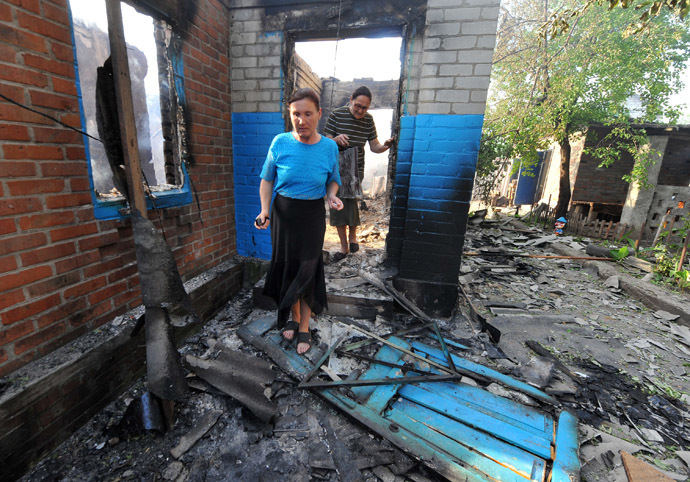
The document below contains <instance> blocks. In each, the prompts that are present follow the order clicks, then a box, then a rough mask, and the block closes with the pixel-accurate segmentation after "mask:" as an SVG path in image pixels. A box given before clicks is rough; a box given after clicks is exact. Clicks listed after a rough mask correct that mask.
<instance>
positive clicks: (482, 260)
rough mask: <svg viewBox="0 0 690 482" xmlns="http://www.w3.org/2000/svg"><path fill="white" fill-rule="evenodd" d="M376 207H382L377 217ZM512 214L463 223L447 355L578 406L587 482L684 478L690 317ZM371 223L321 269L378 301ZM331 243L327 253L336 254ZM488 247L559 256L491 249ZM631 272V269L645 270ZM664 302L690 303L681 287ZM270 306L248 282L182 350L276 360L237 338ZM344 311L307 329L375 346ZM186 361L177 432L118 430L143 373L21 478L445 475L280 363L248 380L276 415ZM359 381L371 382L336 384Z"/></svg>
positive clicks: (491, 385)
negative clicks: (260, 414)
mask: <svg viewBox="0 0 690 482" xmlns="http://www.w3.org/2000/svg"><path fill="white" fill-rule="evenodd" d="M368 204H369V207H370V210H369V211H368V213H371V212H372V211H373V212H374V213H376V212H377V211H376V206H375V205H373V206H372V204H375V203H369V202H368ZM380 213H381V211H379V214H376V215H377V216H379V217H381V216H382V215H381V214H380ZM372 216H373V214H372ZM509 221H510V220H505V219H503V220H499V221H497V222H493V221H492V220H490V219H489V218H488V217H487V218H486V219H484V221H483V222H478V223H477V225H476V226H474V225H473V226H472V227H470V230H469V231H468V232H467V235H466V244H465V251H469V252H477V253H479V255H477V256H466V257H465V258H464V260H463V267H462V270H461V271H462V272H461V273H460V275H461V276H460V280H461V284H462V288H463V290H464V292H465V293H466V295H467V299H465V298H464V297H461V299H460V302H459V306H460V308H461V310H460V311H459V312H458V313H456V315H455V316H454V317H453V318H452V319H447V320H435V321H437V322H438V326H439V329H440V332H441V334H442V337H443V338H444V339H445V340H447V343H446V345H447V349H448V350H449V352H451V353H452V354H453V355H454V356H455V357H458V359H462V360H466V361H468V362H472V363H477V364H480V365H482V366H485V367H488V368H490V369H492V370H494V371H496V372H500V373H501V374H504V375H505V376H506V377H509V378H511V379H517V380H519V381H521V382H525V383H528V384H530V386H532V387H533V388H534V389H535V390H537V387H538V390H540V391H543V392H544V393H545V394H547V395H548V396H549V397H553V398H554V399H555V400H557V401H558V403H559V404H560V405H561V406H562V408H563V409H567V410H568V411H570V412H572V413H573V414H575V415H576V416H577V418H578V419H579V443H580V449H579V459H580V460H579V461H580V464H581V479H582V480H585V481H594V480H606V481H618V480H620V481H626V480H628V475H626V470H628V471H632V472H629V473H633V472H635V473H638V474H639V473H643V472H639V471H642V470H643V469H642V467H643V466H642V465H640V464H637V463H636V462H637V461H639V462H644V463H646V464H648V465H650V466H653V468H654V469H656V470H657V471H658V472H660V474H663V476H664V477H668V478H670V479H672V480H686V479H687V478H688V476H689V475H690V469H689V468H688V463H689V462H690V455H689V454H690V449H689V446H690V431H688V423H689V422H688V420H689V419H688V417H689V415H690V413H689V411H688V406H687V402H688V395H687V394H689V393H690V380H688V375H687V370H688V367H690V329H688V328H687V326H685V325H684V324H683V319H684V317H687V316H688V313H686V312H681V311H678V310H674V309H673V308H672V307H670V308H669V307H667V308H663V309H662V308H653V309H650V308H648V307H647V306H645V305H644V304H643V303H642V302H640V301H638V300H636V299H634V298H631V297H630V296H629V295H628V294H627V292H626V291H625V287H626V278H625V276H629V273H630V272H632V271H633V270H638V268H635V267H634V266H630V265H623V264H621V263H612V262H596V263H593V264H587V263H589V262H588V261H582V260H575V259H569V258H568V255H563V254H562V253H561V252H554V246H556V243H560V244H561V245H562V244H565V245H567V246H568V249H570V250H572V252H573V253H575V252H577V253H580V254H581V256H582V257H584V256H586V253H585V251H584V250H585V248H586V244H587V242H586V240H580V239H573V238H570V237H567V236H566V237H561V236H559V237H555V236H552V235H551V233H543V232H541V231H540V230H538V229H532V228H527V227H525V226H522V225H514V224H512V223H511V222H509ZM330 229H331V228H329V230H330ZM366 229H367V226H365V227H364V228H363V229H362V230H361V232H360V234H361V235H362V236H363V237H364V238H360V243H361V249H360V251H359V252H358V253H356V254H354V255H350V256H348V257H347V258H345V259H344V260H342V261H340V262H337V263H331V264H329V265H328V266H326V272H327V275H326V276H327V278H328V279H329V296H330V295H334V296H336V295H337V296H345V295H351V294H353V293H359V294H361V295H362V296H367V297H368V296H372V297H373V298H378V299H379V301H378V303H383V301H382V300H384V301H386V302H387V303H392V298H391V296H390V295H389V293H386V292H385V290H381V289H379V288H375V287H372V286H371V285H369V284H368V283H367V282H366V277H367V275H368V274H377V275H379V277H380V278H385V277H386V276H387V275H388V274H390V273H384V274H383V275H382V274H381V273H382V272H383V271H384V269H383V266H382V265H381V264H380V263H381V261H383V246H382V242H381V243H380V244H376V243H372V244H368V241H367V240H369V239H372V240H373V239H374V238H375V236H373V234H372V233H373V232H374V230H373V229H372V230H371V231H369V232H367V231H366ZM379 232H384V228H381V229H380V231H379ZM383 236H384V237H385V234H383ZM334 246H335V245H334V244H333V243H331V244H330V245H329V246H327V247H326V248H327V249H328V250H329V251H330V252H334V250H335V249H337V247H334ZM486 251H493V252H496V251H514V252H520V253H529V254H531V255H543V256H556V255H561V256H565V257H560V258H553V257H551V258H547V257H544V258H534V257H517V256H507V255H501V254H486V255H482V252H486ZM568 254H570V252H569V253H568ZM603 263H607V266H610V269H611V270H613V271H612V272H611V273H610V274H607V275H606V276H604V277H602V278H600V277H599V276H598V273H599V272H604V270H603V269H602V268H601V267H599V268H597V266H600V265H601V264H603ZM607 269H608V268H607ZM638 272H639V274H638V275H637V276H639V277H641V276H643V275H644V272H643V271H641V270H638ZM626 273H627V274H626ZM612 276H617V277H618V279H615V278H612ZM363 281H364V282H363ZM669 297H670V298H671V297H679V298H680V299H681V301H683V300H685V301H686V302H687V301H688V300H687V296H685V297H683V296H682V295H676V294H673V295H669ZM674 299H675V298H674ZM671 306H675V305H671ZM473 313H474V314H473ZM270 316H273V313H272V312H270V311H267V310H262V309H257V308H253V307H252V290H245V291H243V292H242V293H241V294H240V295H239V296H237V297H236V298H235V299H233V300H232V301H231V302H230V303H229V304H228V305H227V306H226V308H225V309H224V310H223V311H222V312H221V313H219V314H218V315H217V316H216V317H215V318H214V319H213V320H212V321H211V322H209V323H207V324H206V325H205V326H204V327H203V329H202V331H201V332H200V333H199V334H197V335H195V336H193V337H191V338H190V339H188V340H187V342H186V343H185V344H184V345H183V346H182V347H181V348H180V352H181V354H182V356H183V359H186V358H188V357H195V358H190V359H192V360H194V359H200V360H205V359H206V360H212V359H214V358H216V357H217V355H218V353H219V351H220V350H230V351H234V352H242V353H243V354H245V355H246V356H249V357H253V358H261V359H262V360H264V362H267V363H269V364H273V363H274V362H272V361H271V360H270V358H269V357H268V356H266V354H265V353H263V350H258V349H257V348H255V347H254V346H252V345H251V344H249V343H246V342H245V341H243V340H242V339H241V338H240V337H238V335H237V331H238V329H239V328H240V327H243V326H248V325H249V324H251V323H252V322H255V321H256V320H260V319H265V318H267V317H270ZM340 316H341V315H337V316H333V317H331V316H330V315H323V316H320V317H319V319H318V321H317V322H316V323H315V324H314V328H315V338H316V339H317V342H318V343H321V344H322V345H323V346H324V347H326V346H331V345H333V344H334V343H335V342H336V341H337V340H339V339H341V338H342V337H343V336H346V338H348V340H349V341H348V343H349V342H356V341H358V340H359V341H361V342H362V344H366V343H369V342H368V341H367V340H366V337H365V336H364V335H363V334H362V332H361V331H358V330H356V329H355V328H353V327H352V326H343V324H342V323H339V322H338V321H337V318H339V317H340ZM482 319H483V320H484V322H485V323H487V324H488V325H490V326H491V327H493V328H495V329H496V330H497V332H498V333H500V339H499V341H498V343H495V342H494V341H492V337H491V336H490V330H489V329H488V328H487V327H486V325H482ZM353 321H354V322H355V323H357V324H358V325H359V326H360V327H362V328H363V329H364V330H366V331H367V332H369V333H371V334H374V335H376V336H379V337H381V336H384V335H388V334H390V333H397V332H400V331H403V330H406V329H410V328H412V327H418V326H420V324H422V323H420V321H419V320H418V317H415V316H412V315H410V314H408V313H402V312H400V311H397V312H392V310H391V311H390V312H386V311H385V310H384V311H382V312H381V313H373V316H370V317H367V318H362V319H355V320H353ZM494 334H495V333H494ZM409 336H410V341H411V342H412V343H413V344H414V343H425V344H427V343H431V342H429V339H430V338H429V337H430V336H435V334H434V333H433V332H428V335H421V334H417V335H415V334H414V333H412V334H410V335H409ZM422 336H423V337H425V338H424V339H422ZM415 337H416V338H415ZM494 338H496V337H495V336H494ZM406 339H407V338H406ZM381 346H382V345H381V344H380V343H378V342H377V344H370V345H369V346H368V348H366V349H365V350H364V352H367V350H368V356H370V357H373V358H375V357H376V353H377V351H378V350H379V349H381ZM438 349H439V350H440V349H441V348H440V346H439V347H438ZM309 357H310V359H311V362H312V363H314V362H316V361H318V357H319V353H318V350H314V351H313V353H310V355H309ZM453 359H455V358H453ZM368 363H370V362H367V361H366V360H362V359H355V358H352V359H351V358H346V357H340V356H338V357H330V359H329V360H328V361H327V363H326V364H324V367H323V368H324V369H325V370H322V372H323V373H325V375H317V377H316V378H315V379H313V380H312V381H315V380H322V381H323V380H328V379H333V378H334V377H335V376H337V377H338V378H340V379H342V380H344V381H347V380H356V379H358V378H361V376H362V374H363V373H364V372H365V370H366V367H367V366H369V365H368ZM403 366H405V365H403ZM186 368H187V371H188V373H189V374H190V376H188V377H187V381H188V383H189V385H190V387H191V388H190V390H189V391H188V392H187V394H186V396H185V397H184V399H183V400H181V401H180V402H178V404H177V410H178V412H177V417H176V425H175V426H174V427H173V429H172V430H171V431H169V432H167V433H166V434H160V433H158V432H157V431H156V430H152V431H147V430H144V429H140V430H139V431H133V430H129V431H126V430H121V431H120V432H119V433H116V427H118V423H119V422H120V420H122V418H123V414H124V413H125V412H126V410H127V407H128V406H130V405H131V404H132V403H135V402H134V401H135V400H137V399H140V398H141V396H142V394H144V393H145V392H146V387H145V380H141V381H139V382H138V383H137V384H136V385H135V386H134V387H132V388H131V389H130V390H129V391H128V392H127V393H125V394H124V395H123V396H122V397H121V398H120V399H119V400H117V401H116V402H114V403H113V404H111V405H109V406H108V408H106V409H105V410H104V411H103V412H102V413H101V414H100V415H99V416H97V417H95V418H94V419H92V420H91V421H89V422H88V423H87V424H86V425H85V426H84V427H82V428H81V429H79V430H78V431H77V432H76V433H75V435H74V436H73V437H71V438H70V439H69V440H68V441H66V442H65V443H63V444H62V446H61V447H60V448H58V449H57V450H56V451H55V452H54V453H53V454H52V455H51V456H49V457H47V458H45V459H44V460H43V461H42V462H41V463H40V464H39V465H38V466H37V467H36V468H35V469H34V470H33V471H32V472H30V473H29V474H27V475H26V476H25V478H24V480H32V481H33V480H48V479H50V480H96V479H98V480H101V479H103V480H105V479H107V480H113V479H125V480H127V479H135V478H137V479H139V478H158V479H161V478H162V479H164V480H176V481H187V480H291V481H292V480H297V481H300V480H304V481H306V480H331V481H336V480H366V481H372V482H374V481H378V480H384V481H396V482H404V481H420V482H421V481H429V480H430V481H438V480H444V478H443V477H442V476H441V475H439V474H438V473H437V472H435V471H434V470H430V469H429V468H428V467H426V466H425V465H424V463H422V461H421V460H420V459H419V454H416V455H417V456H416V457H415V453H414V452H413V453H411V454H410V453H405V452H403V451H402V450H400V449H399V448H398V447H397V446H396V445H394V444H392V443H391V442H390V441H389V440H387V439H386V438H384V437H381V436H380V435H379V434H378V433H377V432H376V431H373V430H371V429H369V428H367V427H366V426H364V425H362V424H361V423H357V422H355V421H353V420H352V419H350V418H349V417H346V416H344V415H343V414H342V413H341V412H339V411H336V410H335V409H334V408H333V407H332V406H331V405H330V404H326V403H324V401H323V400H322V399H321V398H319V397H318V396H315V394H314V393H312V391H311V390H302V389H299V388H298V387H297V381H296V380H294V379H292V378H290V377H288V376H287V375H286V374H284V373H283V372H282V371H280V370H278V371H276V367H273V368H272V370H273V371H275V374H276V376H275V379H273V380H270V378H262V379H261V381H260V382H258V386H257V387H255V388H257V391H256V393H255V396H258V395H257V394H259V392H261V393H262V394H263V396H264V397H266V402H267V403H268V404H270V405H273V406H275V410H276V411H275V415H274V416H273V418H272V423H265V422H263V421H261V419H259V418H257V416H255V415H254V414H253V413H252V411H251V410H250V408H247V407H248V406H249V407H251V406H252V404H253V402H252V401H251V400H250V401H246V400H245V401H238V400H237V399H235V398H233V397H231V396H229V395H227V394H226V393H224V392H223V391H222V388H221V389H218V388H216V387H214V386H213V384H209V383H207V382H206V381H204V380H203V379H202V377H201V376H199V377H195V376H193V375H191V373H192V371H193V370H191V369H190V367H189V366H187V367H186ZM417 369H419V368H418V367H417ZM462 381H463V383H464V384H466V386H468V387H472V386H475V385H476V386H478V387H480V388H483V389H485V390H486V391H488V392H490V393H492V394H494V395H496V396H499V397H504V398H508V399H510V400H514V401H515V402H516V403H518V404H521V405H525V406H528V407H532V409H534V410H537V409H542V408H543V402H539V401H536V400H535V399H534V397H530V396H528V395H526V394H525V393H524V392H521V391H518V390H515V389H514V388H512V387H507V386H505V385H504V384H501V383H496V382H495V381H491V380H488V379H482V378H481V377H478V379H476V380H473V379H470V378H469V377H464V378H463V379H462ZM410 386H412V385H410ZM259 388H260V390H259ZM360 389H364V387H346V386H343V387H340V388H338V389H336V390H338V393H341V392H344V393H348V392H356V391H357V390H360ZM343 396H344V395H343ZM262 402H263V400H262ZM245 404H246V405H245ZM540 407H542V408H540ZM207 414H210V415H207ZM216 415H218V416H217V418H216ZM214 419H215V420H214ZM175 449H177V450H175ZM183 449H184V450H183ZM624 454H629V456H630V457H634V458H635V460H632V459H630V458H629V456H628V455H624ZM174 455H179V458H176V457H175V456H174ZM626 461H627V462H626ZM645 467H646V466H645ZM645 470H646V468H645ZM644 473H646V472H644ZM655 474H656V475H655V476H657V477H660V475H659V474H658V473H655ZM521 480H524V479H521ZM630 480H634V479H630ZM638 480H639V479H638ZM659 480H662V479H659Z"/></svg>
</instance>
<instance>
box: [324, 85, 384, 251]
mask: <svg viewBox="0 0 690 482" xmlns="http://www.w3.org/2000/svg"><path fill="white" fill-rule="evenodd" d="M370 105H371V91H370V90H369V89H368V88H367V87H365V86H362V87H359V88H357V89H356V90H355V91H354V92H353V93H352V95H351V96H350V101H349V102H348V104H347V105H345V106H343V107H338V108H337V109H334V110H333V111H332V112H331V114H330V115H329V116H328V120H327V121H326V127H325V128H324V130H323V134H324V135H325V136H326V137H330V138H331V139H333V140H334V141H335V142H336V144H338V149H339V150H340V151H341V152H342V151H344V150H346V149H350V148H353V147H357V148H358V149H357V173H358V175H359V181H360V183H361V181H362V179H363V178H364V145H365V144H366V143H367V142H369V148H370V149H371V151H372V152H374V153H376V154H379V153H381V152H386V151H387V150H388V149H389V148H390V146H391V144H392V143H393V138H390V139H388V140H386V141H385V142H384V143H383V144H381V143H380V142H379V139H378V136H377V134H376V125H374V118H373V117H372V116H371V114H369V113H368V112H367V111H368V110H369V106H370ZM341 171H342V166H341ZM341 199H342V201H343V209H342V210H340V211H335V210H331V213H330V219H331V226H335V227H336V229H337V230H338V237H339V238H340V252H339V253H336V254H335V256H334V257H333V259H334V260H335V261H340V260H341V259H343V258H345V256H347V254H348V253H356V252H357V251H358V250H359V244H358V243H357V226H359V224H360V220H359V209H358V207H357V199H354V198H351V199H347V198H342V196H341ZM348 226H349V227H350V229H349V236H348V233H347V227H348Z"/></svg>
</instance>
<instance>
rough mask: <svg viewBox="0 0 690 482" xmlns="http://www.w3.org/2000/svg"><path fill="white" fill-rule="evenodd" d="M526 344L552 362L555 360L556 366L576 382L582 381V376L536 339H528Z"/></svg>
mask: <svg viewBox="0 0 690 482" xmlns="http://www.w3.org/2000/svg"><path fill="white" fill-rule="evenodd" d="M525 345H527V346H528V347H529V348H530V349H531V350H532V351H533V352H535V353H536V354H537V355H541V356H543V357H545V358H548V359H549V360H551V361H552V362H554V363H555V364H556V367H558V369H559V370H560V371H562V372H563V373H565V374H566V375H568V376H569V377H570V378H572V379H573V380H574V381H576V382H579V381H580V377H579V376H578V375H577V374H575V373H573V372H572V371H571V370H570V368H568V367H567V366H565V364H564V363H563V362H562V361H561V360H559V359H558V358H557V357H556V356H554V355H553V354H552V353H551V352H550V351H549V350H547V349H546V348H544V347H543V346H541V344H539V342H537V341H534V340H527V341H526V342H525Z"/></svg>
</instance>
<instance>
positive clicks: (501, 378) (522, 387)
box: [412, 341, 559, 406]
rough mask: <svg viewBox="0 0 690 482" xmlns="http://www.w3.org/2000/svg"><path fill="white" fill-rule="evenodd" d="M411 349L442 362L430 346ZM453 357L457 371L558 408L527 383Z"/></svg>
mask: <svg viewBox="0 0 690 482" xmlns="http://www.w3.org/2000/svg"><path fill="white" fill-rule="evenodd" d="M412 347H413V348H414V349H415V350H418V351H420V352H422V353H426V354H427V355H429V356H431V357H433V358H434V359H436V360H438V361H439V362H442V360H443V353H442V352H441V351H440V350H438V349H437V348H433V347H430V346H427V345H425V344H423V343H420V342H417V341H415V342H412ZM452 356H453V361H454V362H455V366H456V367H458V369H460V368H462V369H463V370H467V371H469V372H472V373H476V374H478V375H483V376H484V377H486V378H490V379H492V380H494V381H496V382H499V383H501V384H503V385H505V386H507V387H510V388H513V389H515V390H518V391H520V392H522V393H525V394H527V395H529V396H531V397H534V398H537V399H539V400H541V401H543V402H546V403H550V404H552V405H556V406H558V405H559V403H558V401H557V400H556V399H555V398H553V397H552V396H550V395H548V394H546V393H544V392H542V391H541V390H539V389H537V388H535V387H533V386H531V385H528V384H527V383H524V382H521V381H519V380H515V379H514V378H511V377H509V376H508V375H504V374H503V373H501V372H497V371H496V370H492V369H491V368H488V367H485V366H483V365H480V364H478V363H474V362H471V361H469V360H465V359H464V358H460V357H458V356H455V355H452Z"/></svg>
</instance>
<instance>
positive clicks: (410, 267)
mask: <svg viewBox="0 0 690 482" xmlns="http://www.w3.org/2000/svg"><path fill="white" fill-rule="evenodd" d="M408 119H409V118H403V119H402V120H401V121H402V122H401V133H400V143H399V147H398V169H397V172H396V178H395V183H394V195H393V202H392V210H393V218H392V219H391V231H390V234H389V256H390V257H391V258H393V259H394V260H395V258H396V257H397V260H398V263H396V264H398V265H399V266H400V276H401V277H404V278H409V279H415V280H420V281H434V282H443V283H456V282H457V276H458V271H459V269H460V261H461V258H462V247H463V244H464V237H465V229H466V226H467V212H468V210H469V202H470V199H471V196H472V187H473V184H474V174H475V170H476V164H477V155H478V152H479V140H480V137H481V132H482V126H483V123H484V116H481V115H433V114H425V115H419V116H416V117H415V118H413V119H409V120H408ZM410 144H411V145H410ZM410 147H411V149H410ZM401 218H404V224H403V225H402V226H401V225H400V220H401Z"/></svg>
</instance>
